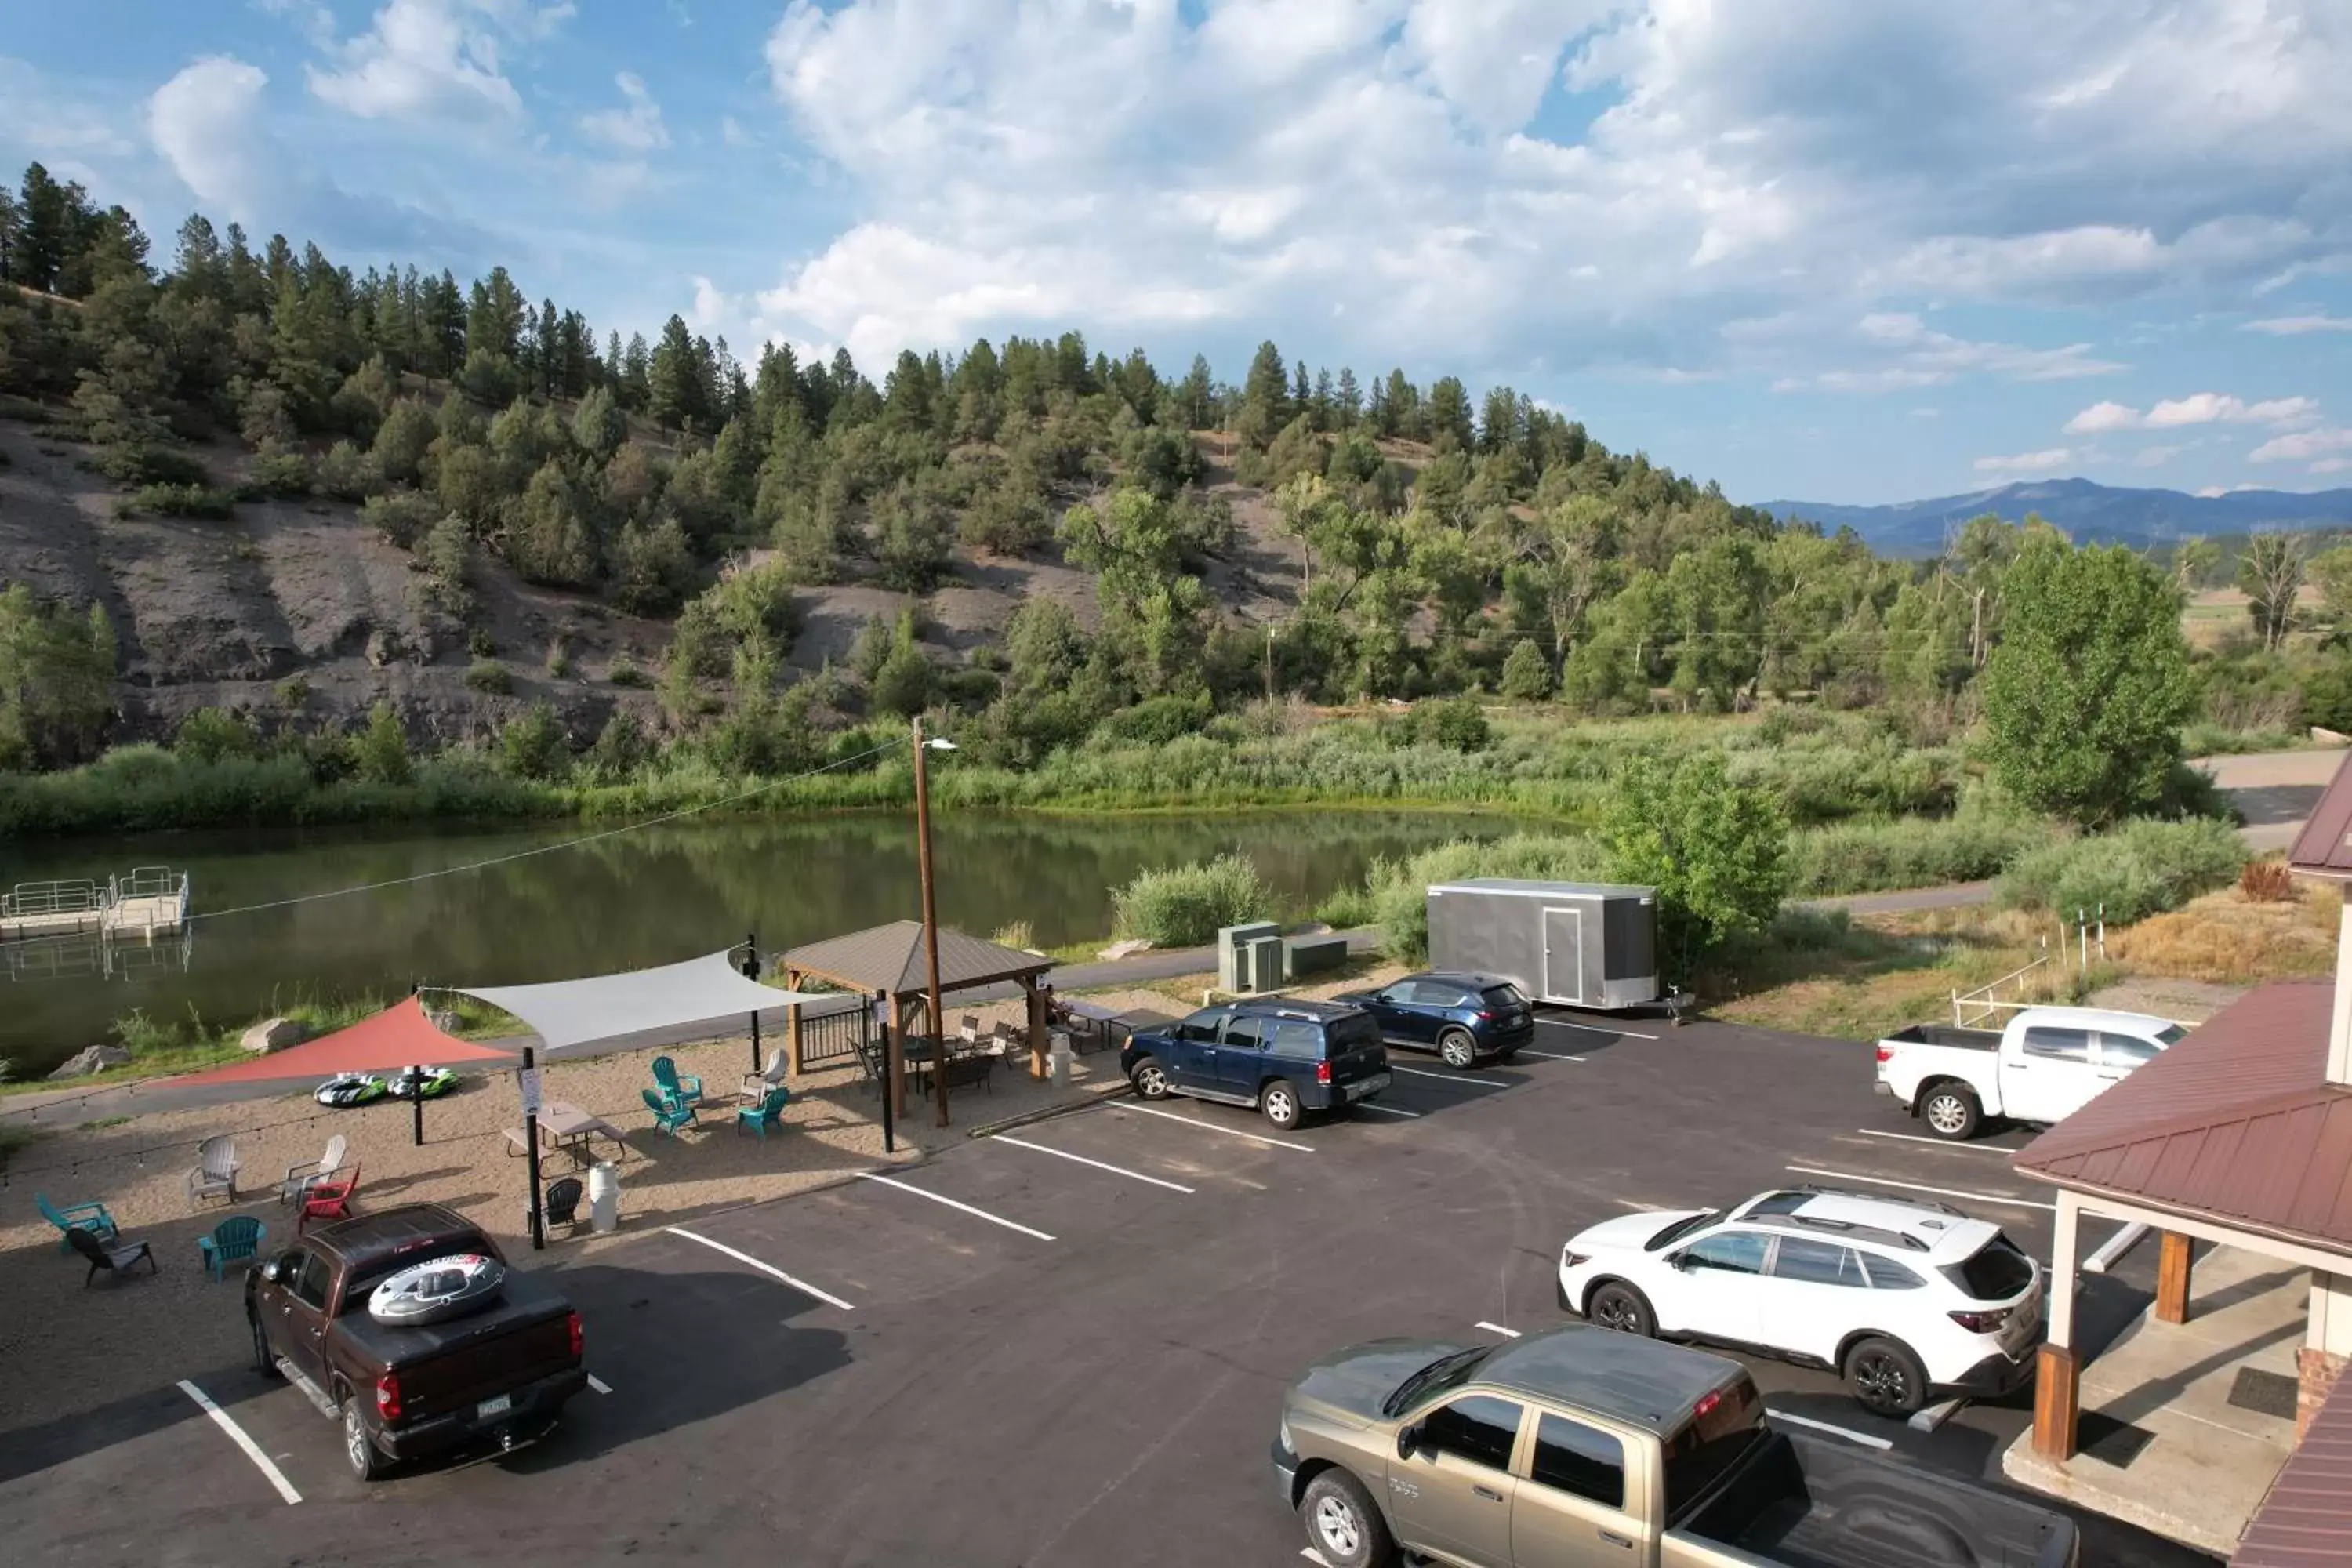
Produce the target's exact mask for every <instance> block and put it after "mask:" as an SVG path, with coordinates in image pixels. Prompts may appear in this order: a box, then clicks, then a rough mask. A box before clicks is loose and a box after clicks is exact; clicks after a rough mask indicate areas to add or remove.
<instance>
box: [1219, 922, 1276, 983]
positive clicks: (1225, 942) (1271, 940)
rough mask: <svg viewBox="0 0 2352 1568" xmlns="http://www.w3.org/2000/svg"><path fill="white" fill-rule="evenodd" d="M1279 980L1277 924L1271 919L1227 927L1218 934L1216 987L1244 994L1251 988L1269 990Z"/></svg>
mask: <svg viewBox="0 0 2352 1568" xmlns="http://www.w3.org/2000/svg"><path fill="white" fill-rule="evenodd" d="M1269 948H1270V949H1271V951H1268V950H1269ZM1282 982H1283V963H1282V928H1281V927H1280V926H1278V925H1276V924H1275V923H1274V922H1273V921H1256V922H1255V923H1254V924H1251V925H1238V926H1227V927H1225V928H1224V930H1223V931H1219V932H1218V933H1217V989H1219V990H1220V991H1224V992H1228V993H1231V994H1234V995H1246V994H1248V993H1250V992H1253V991H1272V990H1274V989H1275V988H1276V986H1278V985H1280V984H1282Z"/></svg>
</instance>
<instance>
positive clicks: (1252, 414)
mask: <svg viewBox="0 0 2352 1568" xmlns="http://www.w3.org/2000/svg"><path fill="white" fill-rule="evenodd" d="M1287 377H1288V372H1286V370H1284V368H1283V364H1282V351H1281V350H1280V349H1278V348H1276V347H1275V346H1274V344H1273V343H1271V342H1263V343H1260V344H1258V346H1257V353H1255V354H1253V355H1251V356H1250V366H1249V374H1247V375H1246V376H1245V377H1244V378H1243V381H1242V406H1241V412H1240V415H1239V416H1238V417H1237V418H1236V420H1235V428H1236V430H1237V432H1238V433H1239V435H1240V436H1241V438H1242V439H1243V440H1244V441H1246V442H1248V443H1249V444H1250V445H1251V446H1253V447H1258V448H1260V449H1261V450H1263V449H1264V448H1265V447H1266V446H1268V445H1269V444H1270V443H1271V442H1272V441H1273V440H1274V438H1275V437H1276V435H1278V434H1280V433H1281V431H1282V428H1283V426H1286V425H1288V424H1289V423H1290V419H1291V408H1290V390H1289V382H1288V379H1287Z"/></svg>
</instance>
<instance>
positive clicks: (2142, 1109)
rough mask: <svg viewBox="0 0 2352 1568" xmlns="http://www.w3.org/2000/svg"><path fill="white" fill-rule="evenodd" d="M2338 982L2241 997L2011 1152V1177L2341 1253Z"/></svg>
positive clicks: (2351, 1238) (2347, 1148)
mask: <svg viewBox="0 0 2352 1568" xmlns="http://www.w3.org/2000/svg"><path fill="white" fill-rule="evenodd" d="M2335 996H2336V985H2335V982H2333V981H2327V980H2290V981H2284V982H2282V983H2279V984H2272V985H2264V986H2261V987H2258V988H2257V989H2255V990H2252V991H2250V992H2248V993H2247V994H2245V995H2243V996H2242V997H2240V998H2239V999H2238V1000H2237V1001H2235V1002H2233V1003H2231V1005H2229V1006H2227V1007H2224V1008H2223V1009H2222V1010H2221V1012H2219V1013H2216V1014H2215V1015H2214V1016H2212V1017H2211V1018H2210V1019H2209V1020H2208V1021H2207V1022H2206V1023H2204V1024H2203V1025H2202V1026H2199V1027H2198V1028H2195V1029H2192V1030H2190V1031H2189V1035H2188V1037H2186V1038H2184V1039H2182V1040H2181V1041H2180V1042H2179V1043H2178V1044H2177V1045H2175V1046H2173V1047H2171V1048H2170V1049H2168V1050H2167V1051H2165V1052H2164V1053H2163V1054H2162V1055H2160V1056H2158V1057H2157V1058H2155V1059H2154V1060H2152V1061H2150V1062H2148V1063H2147V1065H2146V1066H2145V1067H2142V1068H2138V1069H2137V1071H2135V1072H2133V1073H2132V1074H2131V1075H2130V1076H2129V1077H2127V1078H2126V1079H2124V1080H2123V1081H2122V1082H2120V1083H2118V1084H2116V1086H2115V1087H2114V1088H2113V1089H2108V1090H2107V1091H2106V1092H2105V1093H2104V1094H2102V1095H2100V1096H2099V1097H2098V1098H2097V1099H2096V1100H2092V1101H2091V1102H2090V1103H2089V1104H2088V1105H2086V1106H2084V1108H2083V1109H2082V1110H2078V1111H2076V1112H2075V1113H2074V1115H2073V1116H2070V1117H2068V1118H2067V1119H2066V1120H2065V1121H2062V1122H2060V1123H2059V1124H2058V1125H2057V1126H2055V1127H2053V1128H2052V1129H2051V1130H2050V1131H2047V1132H2045V1133H2043V1134H2042V1136H2041V1137H2039V1138H2037V1139H2035V1140H2034V1141H2033V1142H2031V1143H2029V1144H2027V1145H2026V1146H2025V1147H2024V1148H2023V1149H2021V1150H2020V1151H2019V1152H2017V1154H2016V1156H2015V1158H2014V1159H2013V1161H2012V1162H2011V1163H2013V1164H2014V1165H2015V1167H2016V1169H2017V1170H2018V1172H2019V1173H2021V1174H2023V1175H2027V1176H2032V1177H2038V1178H2040V1179H2042V1180H2043V1181H2048V1182H2052V1183H2054V1184H2057V1185H2059V1186H2061V1187H2066V1188H2070V1189H2073V1190H2075V1191H2078V1192H2085V1193H2105V1194H2111V1195H2113V1196H2116V1197H2121V1198H2127V1199H2132V1200H2135V1201H2138V1202H2141V1203H2145V1204H2147V1205H2151V1206H2154V1207H2158V1208H2168V1209H2172V1210H2175V1211H2177V1212H2179V1213H2182V1214H2185V1215H2204V1216H2208V1217H2210V1218H2212V1219H2215V1220H2218V1221H2220V1222H2221V1223H2222V1224H2225V1225H2235V1226H2242V1227H2245V1228H2249V1229H2253V1230H2260V1231H2263V1232H2266V1233H2269V1234H2271V1235H2274V1236H2278V1237H2283V1238H2284V1239H2288V1240H2294V1241H2303V1242H2307V1243H2309V1244H2311V1245H2313V1246H2315V1247H2327V1248H2333V1249H2338V1250H2343V1251H2347V1252H2352V1089H2346V1088H2342V1087H2339V1086H2337V1085H2334V1084H2331V1083H2329V1082H2327V1080H2326V1068H2327V1030H2328V1017H2329V1013H2330V1011H2331V1009H2332V1007H2333V1005H2334V1001H2335Z"/></svg>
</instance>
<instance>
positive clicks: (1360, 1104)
mask: <svg viewBox="0 0 2352 1568" xmlns="http://www.w3.org/2000/svg"><path fill="white" fill-rule="evenodd" d="M1349 1110H1377V1111H1379V1112H1380V1113H1381V1115H1382V1116H1403V1117H1409V1118H1411V1119H1412V1121H1420V1120H1421V1115H1422V1113H1421V1112H1420V1111H1418V1110H1398V1109H1397V1108H1396V1107H1395V1106H1393V1105H1374V1104H1373V1103H1372V1102H1371V1101H1370V1100H1358V1101H1356V1103H1355V1104H1354V1105H1352V1106H1350V1107H1349Z"/></svg>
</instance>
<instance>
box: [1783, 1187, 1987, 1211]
mask: <svg viewBox="0 0 2352 1568" xmlns="http://www.w3.org/2000/svg"><path fill="white" fill-rule="evenodd" d="M1773 1190H1774V1191H1775V1192H1782V1193H1806V1194H1811V1196H1813V1197H1817V1198H1852V1199H1853V1200H1854V1201H1855V1202H1857V1203H1871V1204H1901V1205H1903V1206H1904V1207H1906V1208H1915V1209H1930V1210H1933V1211H1934V1212H1935V1213H1937V1214H1941V1215H1951V1216H1952V1217H1953V1218H1954V1219H1973V1218H1975V1217H1976V1216H1975V1215H1971V1214H1969V1212H1968V1211H1967V1210H1966V1209H1956V1208H1954V1207H1953V1206H1952V1205H1949V1204H1939V1203H1931V1202H1930V1201H1928V1200H1927V1199H1926V1198H1890V1197H1888V1196H1887V1195H1886V1194H1885V1193H1857V1192H1854V1191H1853V1190H1852V1189H1851V1188H1847V1187H1816V1186H1811V1185H1808V1186H1802V1187H1776V1188H1774V1189H1773Z"/></svg>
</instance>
